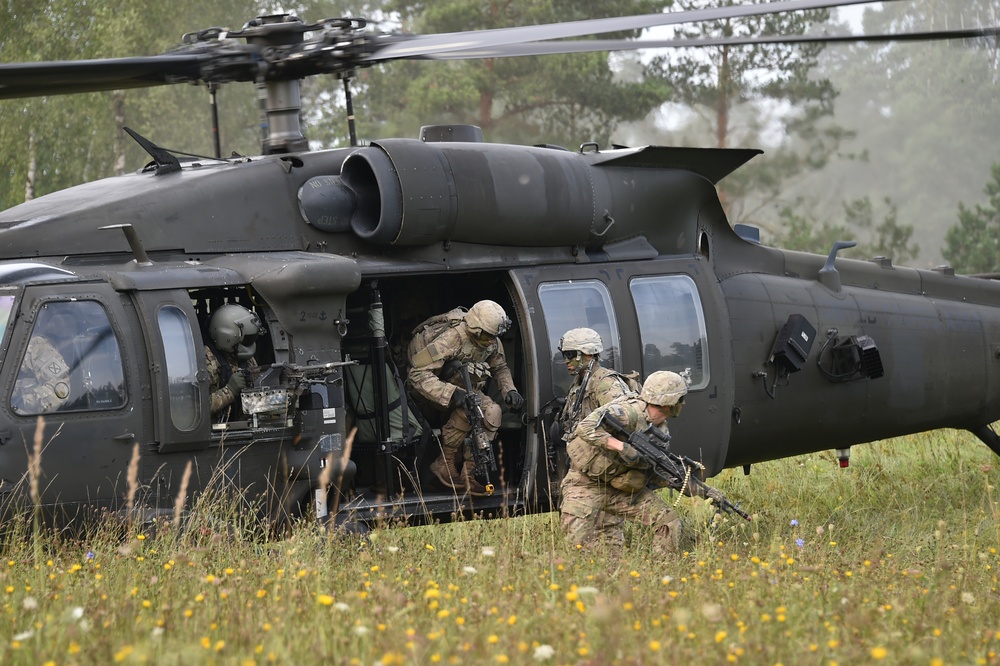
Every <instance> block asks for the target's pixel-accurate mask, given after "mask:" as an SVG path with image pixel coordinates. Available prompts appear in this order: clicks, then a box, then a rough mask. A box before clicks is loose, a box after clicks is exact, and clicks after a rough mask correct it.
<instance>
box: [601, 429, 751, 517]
mask: <svg viewBox="0 0 1000 666" xmlns="http://www.w3.org/2000/svg"><path fill="white" fill-rule="evenodd" d="M602 424H604V425H605V427H606V428H608V429H609V431H611V432H612V434H613V435H615V436H616V437H617V438H618V439H620V440H622V441H623V442H627V443H628V444H629V445H630V446H631V447H632V449H633V450H634V451H635V452H636V453H638V455H639V457H640V458H641V459H642V460H645V461H646V462H647V463H649V464H650V465H652V467H653V473H654V474H656V475H657V476H658V477H660V478H661V479H663V480H664V481H666V484H667V487H668V488H672V489H673V490H676V491H678V492H680V493H683V492H685V491H688V494H690V495H692V496H694V495H697V496H698V497H706V498H708V499H711V500H712V501H713V502H715V505H716V506H717V507H718V508H719V510H720V511H725V512H727V513H735V514H736V515H737V516H740V517H741V518H745V519H746V520H750V514H748V513H747V512H746V511H744V510H743V509H741V508H740V507H739V506H738V505H736V504H733V503H732V502H730V501H729V500H728V499H726V496H725V495H723V494H722V491H720V490H719V489H717V488H713V487H712V486H710V485H708V484H707V483H705V482H704V481H702V480H701V478H700V477H699V476H698V470H702V469H705V466H704V465H702V464H701V463H700V462H698V461H697V460H693V459H692V458H689V457H687V456H682V455H678V454H676V453H672V452H671V451H670V450H669V447H670V435H667V434H665V433H663V432H661V431H660V429H659V428H656V427H655V426H653V425H652V424H650V425H649V426H647V427H646V429H645V430H637V431H635V432H629V430H628V428H626V427H625V424H624V423H622V422H621V421H619V420H618V419H616V418H615V417H613V416H611V415H610V414H608V413H607V412H605V413H604V414H602V415H601V418H600V419H599V420H598V421H597V425H598V426H600V425H602Z"/></svg>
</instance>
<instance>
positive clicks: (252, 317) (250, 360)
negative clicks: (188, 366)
mask: <svg viewBox="0 0 1000 666" xmlns="http://www.w3.org/2000/svg"><path fill="white" fill-rule="evenodd" d="M260 332H261V325H260V318H258V317H257V315H256V314H255V313H253V312H251V311H250V310H247V309H246V308H244V307H243V306H241V305H234V304H228V305H223V306H222V307H221V308H219V309H218V310H216V311H215V314H213V315H212V319H211V321H210V322H209V325H208V334H209V339H208V344H206V345H205V363H206V365H207V366H208V377H209V390H210V391H211V398H210V409H211V412H212V414H213V415H216V414H219V413H220V412H222V411H223V410H224V409H226V408H227V407H229V406H230V405H232V404H233V403H234V402H236V399H237V398H238V397H239V395H240V392H241V391H243V389H245V388H246V386H247V376H248V375H251V379H252V373H253V371H254V370H255V369H256V368H257V361H256V360H255V359H254V357H253V355H254V353H255V352H256V351H257V336H258V335H259V334H260ZM239 412H240V406H239V403H237V408H236V413H239Z"/></svg>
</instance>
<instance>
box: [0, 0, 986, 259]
mask: <svg viewBox="0 0 1000 666" xmlns="http://www.w3.org/2000/svg"><path fill="white" fill-rule="evenodd" d="M762 1H763V0H738V1H734V0H672V1H671V0H601V1H600V2H598V1H596V0H536V1H534V2H531V3H527V2H524V3H511V2H501V1H499V0H479V1H475V0H436V1H435V2H433V3H431V2H420V1H408V0H382V1H376V2H354V3H352V2H348V3H332V2H327V1H325V0H306V1H304V2H300V3H296V4H294V5H287V4H284V5H279V4H278V3H268V2H251V1H248V0H218V1H217V2H213V3H202V2H194V1H192V0H175V2H172V3H154V2H150V1H149V0H138V1H136V0H95V1H91V2H83V1H82V0H18V1H17V2H10V1H8V2H5V3H3V5H2V6H0V62H19V61H41V60H71V59H72V60H75V59H84V58H106V57H126V56H135V55H153V54H157V53H163V52H165V51H167V50H168V49H170V48H173V47H175V46H176V45H178V44H179V43H180V42H181V35H182V34H184V33H186V32H191V31H194V30H199V29H202V28H207V27H210V26H226V27H231V28H238V27H240V26H241V25H242V24H243V23H244V22H245V21H246V20H248V19H250V18H252V17H254V16H257V15H262V14H270V13H277V12H282V11H285V12H291V13H294V14H297V15H299V16H301V17H303V18H304V19H305V20H307V21H317V20H319V19H321V18H326V17H334V16H365V17H368V18H369V19H371V20H372V21H373V25H374V26H375V27H377V28H380V29H383V30H399V29H403V30H405V31H409V32H414V33H423V34H428V33H436V32H451V31H460V30H474V29H483V28H499V27H510V26H516V25H527V24H537V23H552V22H560V21H571V20H580V19H586V18H597V17H604V16H621V15H630V14H645V13H653V12H659V11H664V10H668V11H679V10H686V9H696V8H703V7H714V6H721V5H732V4H758V3H760V2H762ZM975 25H1000V0H892V1H887V2H882V3H873V4H871V5H864V6H863V8H854V9H851V10H848V11H845V10H831V11H824V10H817V11H810V12H797V13H794V14H786V15H772V16H767V17H760V18H751V19H739V20H731V21H726V22H707V23H702V24H691V25H689V26H684V27H682V28H679V29H678V30H677V31H676V36H694V37H697V36H699V35H708V36H719V35H724V34H727V35H762V34H789V35H792V34H802V33H816V32H826V33H831V34H836V33H845V32H852V31H853V32H860V31H864V32H866V33H885V32H897V31H914V30H934V29H944V28H954V27H960V26H966V27H967V26H975ZM671 34H672V31H669V30H662V29H661V30H656V31H653V32H652V33H649V32H646V33H639V32H633V33H629V34H618V35H601V37H616V36H617V37H632V38H640V39H643V38H658V39H662V38H667V37H670V36H671ZM998 78H1000V46H998V41H997V40H996V39H995V38H993V39H978V40H965V41H959V42H948V43H942V42H936V43H929V42H917V43H889V44H883V43H873V44H855V45H828V46H825V47H823V46H794V47H789V46H757V47H729V48H703V49H675V50H671V51H665V50H652V49H649V50H643V51H637V52H620V53H614V54H607V53H594V54H577V55H559V56H542V57H530V58H505V59H488V60H470V61H456V62H417V61H406V62H403V61H400V62H392V63H386V64H383V65H380V66H378V67H374V68H369V69H364V70H360V71H358V72H357V77H356V79H354V81H353V82H352V90H353V92H354V95H355V96H354V105H355V114H356V116H357V123H358V132H359V137H360V139H361V140H362V141H370V140H374V139H378V138H383V137H389V136H410V137H416V136H417V135H418V132H419V128H420V126H422V125H425V124H440V123H472V124H475V125H479V126H480V127H482V128H483V131H484V135H485V137H486V140H487V141H504V142H511V143H520V144H538V143H547V144H558V145H563V146H566V147H568V148H576V147H578V146H579V145H580V144H582V143H584V142H588V141H595V142H598V143H599V144H600V145H601V146H602V147H605V146H609V145H611V144H618V145H632V146H637V145H647V144H653V145H683V146H702V147H712V146H722V147H758V148H762V149H763V150H764V151H765V153H764V155H762V156H760V157H758V158H755V159H754V160H753V161H752V162H751V163H750V164H748V165H747V166H745V167H743V168H742V169H740V170H739V171H737V172H736V173H735V174H733V175H731V176H730V177H728V178H727V179H725V180H724V181H722V183H721V184H720V194H721V196H722V199H723V201H724V204H725V206H726V208H727V211H728V213H729V216H730V220H731V222H733V223H745V224H751V225H754V226H757V227H758V228H760V229H761V237H762V241H763V242H764V243H765V244H768V245H776V246H779V247H786V248H789V249H798V250H807V251H813V252H820V253H826V252H827V251H828V249H829V247H830V245H831V244H832V242H833V241H834V240H839V239H850V240H856V241H858V247H857V248H855V249H853V250H851V251H849V252H845V253H844V254H845V255H847V256H853V257H855V258H861V259H867V258H870V257H872V256H875V255H884V256H889V257H892V258H893V260H894V262H895V263H897V264H906V265H911V266H916V267H932V266H936V265H939V264H941V263H944V262H947V263H951V264H952V265H953V266H954V267H955V268H956V269H957V270H959V271H960V272H966V273H984V272H1000V142H998V139H1000V122H998V121H1000V85H998ZM219 104H220V121H221V122H220V134H221V137H222V148H223V154H229V153H230V152H231V151H236V152H239V153H241V154H250V155H252V154H257V153H259V152H260V119H259V113H258V106H257V101H256V96H255V91H254V89H253V86H252V85H249V84H229V85H225V86H223V87H222V89H221V91H220V93H219ZM343 107H344V96H343V92H342V85H341V82H340V81H339V80H337V79H335V78H333V77H323V78H316V79H312V80H309V81H307V82H305V85H304V91H303V121H304V123H305V132H306V136H307V137H308V138H309V139H310V141H311V144H312V147H313V148H324V147H336V146H343V145H346V144H347V122H346V113H345V111H344V108H343ZM122 125H126V126H129V127H132V128H134V129H135V130H137V131H138V132H139V133H140V134H143V135H144V136H146V137H148V138H150V139H151V140H153V141H154V142H155V143H157V144H159V145H161V146H164V147H167V148H171V149H176V150H180V151H185V152H189V153H195V154H200V155H211V154H212V151H213V148H212V132H211V121H210V107H209V103H208V94H207V92H206V91H205V89H204V87H199V86H191V85H179V86H166V87H160V88H151V89H145V90H140V89H134V90H127V91H115V92H106V93H93V94H83V95H66V96H54V97H42V98H35V99H22V100H7V101H0V173H5V174H7V176H8V177H7V178H4V179H0V209H4V208H8V207H10V206H13V205H15V204H18V203H20V202H22V201H24V200H25V199H29V198H33V197H36V196H40V195H42V194H45V193H48V192H52V191H56V190H59V189H62V188H65V187H68V186H71V185H74V184H77V183H81V182H85V181H89V180H95V179H98V178H103V177H107V176H111V175H114V174H117V173H125V172H128V171H134V170H136V169H138V168H140V167H141V166H142V165H143V164H144V163H145V162H146V161H148V157H147V156H146V155H145V153H143V152H142V151H141V149H139V148H138V146H136V145H134V144H133V143H132V142H131V140H130V139H128V138H127V137H125V136H124V135H123V133H122V132H121V130H120V127H121V126H122Z"/></svg>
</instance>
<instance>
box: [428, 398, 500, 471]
mask: <svg viewBox="0 0 1000 666" xmlns="http://www.w3.org/2000/svg"><path fill="white" fill-rule="evenodd" d="M479 398H480V399H481V400H482V401H483V430H485V431H486V437H487V438H488V439H489V440H490V441H491V442H492V441H493V440H494V439H495V438H496V436H497V431H498V430H500V419H501V417H502V416H503V410H501V409H500V405H498V404H497V403H495V402H493V400H491V399H490V398H489V396H486V395H484V394H483V393H482V392H480V393H479ZM470 430H472V426H471V425H469V417H468V415H467V414H466V413H465V408H464V407H458V408H457V409H455V410H454V411H453V412H452V413H451V415H450V416H449V417H448V420H447V421H446V422H445V424H444V425H443V426H441V444H442V445H443V446H444V454H445V455H446V456H451V459H452V460H454V459H455V455H456V453H457V452H458V449H459V448H460V447H461V446H462V443H463V442H464V441H465V438H466V436H467V435H468V434H469V431H470ZM461 457H464V459H465V460H472V451H471V450H470V449H469V448H468V447H465V449H464V451H463V453H462V454H461ZM458 463H459V466H461V460H459V461H458Z"/></svg>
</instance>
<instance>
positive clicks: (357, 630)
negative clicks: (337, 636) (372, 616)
mask: <svg viewBox="0 0 1000 666" xmlns="http://www.w3.org/2000/svg"><path fill="white" fill-rule="evenodd" d="M369 631H371V630H370V629H369V628H368V627H366V626H365V625H363V624H359V625H358V626H356V627H354V635H355V636H367V635H368V632H369Z"/></svg>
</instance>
